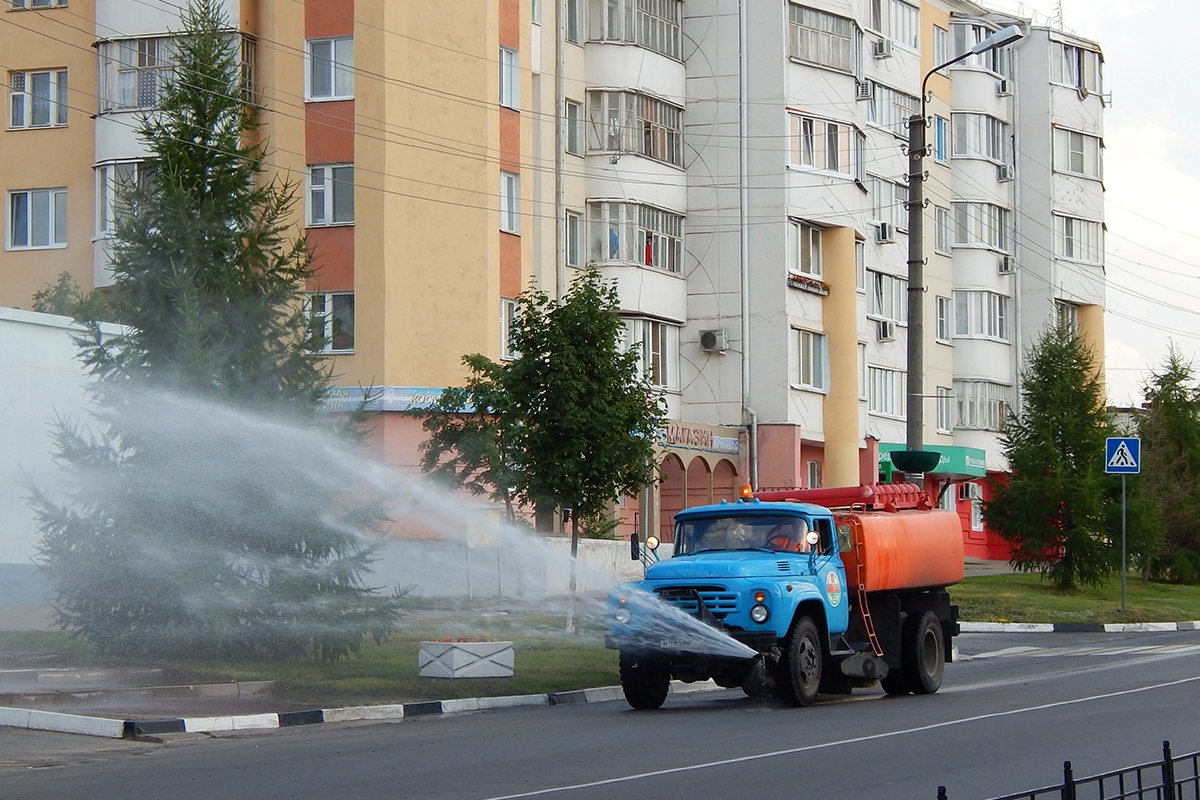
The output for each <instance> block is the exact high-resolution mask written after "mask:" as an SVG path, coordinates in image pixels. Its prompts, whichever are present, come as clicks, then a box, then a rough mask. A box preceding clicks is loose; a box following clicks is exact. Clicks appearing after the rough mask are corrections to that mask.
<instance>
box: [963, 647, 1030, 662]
mask: <svg viewBox="0 0 1200 800" xmlns="http://www.w3.org/2000/svg"><path fill="white" fill-rule="evenodd" d="M1041 649H1042V648H1040V647H1006V648H1004V649H1003V650H992V651H991V652H988V653H976V654H975V655H973V656H967V657H966V658H965V659H964V660H965V661H978V660H979V659H981V658H1000V657H1002V656H1015V655H1017V654H1018V653H1029V652H1032V651H1033V650H1041Z"/></svg>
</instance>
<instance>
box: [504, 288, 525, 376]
mask: <svg viewBox="0 0 1200 800" xmlns="http://www.w3.org/2000/svg"><path fill="white" fill-rule="evenodd" d="M519 308H520V306H519V304H518V303H517V301H516V300H514V299H512V298H509V297H502V298H500V360H501V361H516V360H517V359H518V358H520V357H521V351H519V350H517V349H516V348H514V347H513V345H512V334H513V328H514V327H515V323H516V320H517V311H518V310H519Z"/></svg>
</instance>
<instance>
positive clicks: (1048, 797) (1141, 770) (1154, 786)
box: [937, 742, 1200, 800]
mask: <svg viewBox="0 0 1200 800" xmlns="http://www.w3.org/2000/svg"><path fill="white" fill-rule="evenodd" d="M937 796H938V800H949V795H948V794H946V787H945V786H939V787H938V794H937ZM992 800H1200V753H1189V754H1187V755H1184V756H1172V755H1171V743H1170V742H1163V755H1162V759H1161V760H1159V761H1152V762H1150V763H1148V764H1139V765H1137V766H1135V767H1126V768H1125V769H1120V770H1116V771H1115V772H1105V773H1103V774H1101V775H1092V776H1090V777H1087V778H1077V777H1075V773H1074V772H1073V771H1072V770H1071V762H1070V761H1064V762H1063V780H1062V783H1060V784H1056V785H1054V786H1047V787H1045V788H1042V789H1033V790H1030V791H1026V792H1017V793H1016V794H1006V795H1004V796H1003V797H995V798H992Z"/></svg>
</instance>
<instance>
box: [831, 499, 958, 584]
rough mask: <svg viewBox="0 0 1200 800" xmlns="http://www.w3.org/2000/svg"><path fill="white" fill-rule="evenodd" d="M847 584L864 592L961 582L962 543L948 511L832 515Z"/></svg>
mask: <svg viewBox="0 0 1200 800" xmlns="http://www.w3.org/2000/svg"><path fill="white" fill-rule="evenodd" d="M834 521H835V524H836V525H837V532H838V545H839V549H840V550H841V551H842V561H843V562H844V563H845V565H846V580H847V581H848V582H849V583H850V584H851V585H857V584H859V583H862V584H865V586H866V589H867V591H868V592H879V591H888V590H895V589H919V588H923V587H933V586H948V585H950V584H952V583H958V582H959V581H961V580H962V578H963V538H962V527H961V525H960V522H959V518H958V514H956V513H954V512H953V511H942V510H933V511H920V510H906V511H892V512H888V511H866V512H848V513H837V512H835V514H834Z"/></svg>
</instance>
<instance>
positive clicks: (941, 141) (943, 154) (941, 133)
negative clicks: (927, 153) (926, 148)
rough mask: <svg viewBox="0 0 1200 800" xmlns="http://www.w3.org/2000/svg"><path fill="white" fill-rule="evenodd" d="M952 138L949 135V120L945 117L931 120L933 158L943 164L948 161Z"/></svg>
mask: <svg viewBox="0 0 1200 800" xmlns="http://www.w3.org/2000/svg"><path fill="white" fill-rule="evenodd" d="M953 140H954V137H953V136H952V135H951V133H950V120H948V119H946V118H945V117H939V116H936V115H935V116H934V118H933V158H934V160H935V161H940V162H942V163H943V164H945V163H948V162H949V161H950V153H951V152H952V150H951V148H952V143H953Z"/></svg>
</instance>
